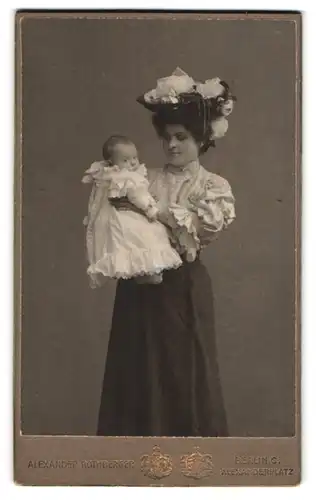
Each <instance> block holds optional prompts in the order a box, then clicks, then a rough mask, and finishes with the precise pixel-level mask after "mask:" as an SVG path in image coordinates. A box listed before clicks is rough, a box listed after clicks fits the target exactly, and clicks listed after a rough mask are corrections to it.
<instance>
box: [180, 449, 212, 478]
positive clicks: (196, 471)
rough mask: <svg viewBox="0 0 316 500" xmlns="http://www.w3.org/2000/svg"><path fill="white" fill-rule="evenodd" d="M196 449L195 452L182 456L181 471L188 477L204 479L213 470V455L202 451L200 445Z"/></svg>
mask: <svg viewBox="0 0 316 500" xmlns="http://www.w3.org/2000/svg"><path fill="white" fill-rule="evenodd" d="M194 450H195V451H194V452H193V453H190V454H188V455H183V456H182V457H181V462H180V463H181V472H182V474H184V475H185V476H187V477H192V478H194V479H202V478H203V477H207V476H209V475H210V474H211V473H212V471H213V462H212V456H211V455H208V454H206V453H201V452H200V448H199V447H198V446H196V447H195V448H194Z"/></svg>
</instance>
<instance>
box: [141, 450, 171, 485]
mask: <svg viewBox="0 0 316 500" xmlns="http://www.w3.org/2000/svg"><path fill="white" fill-rule="evenodd" d="M141 471H142V472H143V473H144V474H145V476H147V477H149V478H151V479H162V478H163V477H166V476H169V475H170V474H171V471H172V460H171V457H170V455H164V454H162V453H161V450H160V448H159V446H154V448H153V452H152V454H151V455H143V456H142V457H141Z"/></svg>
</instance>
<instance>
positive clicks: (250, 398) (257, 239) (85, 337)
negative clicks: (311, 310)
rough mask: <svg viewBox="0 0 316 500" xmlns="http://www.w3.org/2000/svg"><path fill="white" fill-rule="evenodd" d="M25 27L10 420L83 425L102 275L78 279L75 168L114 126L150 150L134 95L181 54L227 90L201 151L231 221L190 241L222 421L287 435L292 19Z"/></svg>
mask: <svg viewBox="0 0 316 500" xmlns="http://www.w3.org/2000/svg"><path fill="white" fill-rule="evenodd" d="M22 33H23V37H22V55H23V67H22V71H23V219H22V223H23V227H22V238H23V256H22V262H23V275H22V278H23V311H22V312H23V317H22V431H23V432H24V433H27V434H79V435H81V434H87V435H90V434H91V435H93V434H95V432H96V424H97V415H98V408H99V402H100V393H101V386H102V378H103V372H104V365H105V359H106V351H107V343H108V339H109V332H110V326H111V315H112V309H113V302H114V297H115V283H111V284H110V285H108V286H106V287H105V288H104V289H100V290H91V289H90V288H89V285H88V279H87V275H86V267H87V263H86V260H85V235H84V228H83V224H82V221H83V218H84V216H85V215H86V214H87V202H88V196H89V190H90V188H89V187H87V186H85V185H83V184H81V178H82V176H83V173H84V170H85V169H87V168H88V167H89V166H90V164H91V163H92V162H93V161H95V160H99V159H101V151H102V143H103V141H104V140H105V139H106V138H107V136H109V135H110V134H113V133H121V134H125V135H128V136H130V137H131V138H132V139H133V140H134V141H135V142H136V144H137V145H138V147H139V150H140V152H141V157H142V160H143V161H145V163H146V164H147V166H148V167H149V168H157V167H159V166H161V165H162V164H163V161H164V160H163V153H162V148H161V144H160V142H159V140H158V138H157V137H156V135H155V132H154V130H153V128H152V126H151V122H150V113H149V112H148V111H146V110H145V109H144V108H143V107H142V106H140V105H139V104H137V102H136V98H137V96H138V95H140V94H141V93H143V92H144V91H147V90H149V89H151V88H153V87H154V86H155V84H156V80H157V78H160V77H163V76H168V75H170V74H171V72H172V71H173V70H174V69H175V68H176V67H177V66H180V67H181V68H182V69H183V70H185V71H186V72H187V73H188V74H189V75H191V76H193V77H194V78H196V79H199V80H205V79H207V78H212V77H216V76H219V77H221V78H222V79H224V80H226V81H227V82H228V83H229V84H230V86H231V87H232V90H233V93H234V94H235V95H236V96H237V99H238V101H237V103H236V106H235V110H234V112H233V114H232V115H231V116H230V119H229V132H228V134H227V136H226V137H225V138H223V139H221V140H219V141H218V143H217V147H216V148H215V149H214V148H212V149H211V150H210V151H209V152H208V153H207V154H206V155H205V156H204V157H202V161H201V163H202V164H203V165H204V166H205V168H207V169H208V170H210V171H212V172H215V173H218V174H219V175H222V176H223V177H225V178H226V179H227V180H228V181H229V182H230V184H231V186H232V189H233V192H234V194H235V197H236V212H237V219H236V221H235V222H234V223H233V224H232V225H231V226H230V228H229V230H228V231H227V232H224V233H223V234H221V236H220V237H219V239H218V240H217V241H215V242H214V243H212V244H211V245H210V246H209V247H208V248H207V249H206V250H205V251H204V253H203V260H204V262H205V264H206V265H207V267H208V270H209V273H210V275H211V277H212V279H213V286H214V293H215V312H216V325H217V338H218V348H219V362H220V369H221V376H222V383H223V390H224V396H225V404H226V408H227V413H228V420H229V426H230V432H231V435H232V436H289V435H292V434H293V433H294V411H295V408H294V348H295V324H294V319H295V272H294V262H295V249H294V246H295V241H294V239H295V238H294V237H295V224H294V221H295V200H294V186H295V177H294V169H295V144H294V141H295V24H294V23H293V22H285V21H279V22H275V21H268V20H265V21H255V20H247V21H238V20H231V21H228V20H220V21H216V20H213V21H207V20H202V21H193V20H190V19H185V20H181V21H176V20H172V19H170V20H157V19H155V20H152V19H148V20H137V19H134V20H132V19H125V20H122V19H120V20H115V19H113V20H106V19H56V18H55V19H48V18H46V19H27V20H24V21H23V23H22ZM128 334H129V332H128V331H127V332H126V335H128ZM123 349H124V345H122V350H123Z"/></svg>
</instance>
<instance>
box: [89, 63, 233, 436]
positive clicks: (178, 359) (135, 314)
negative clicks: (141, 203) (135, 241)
mask: <svg viewBox="0 0 316 500" xmlns="http://www.w3.org/2000/svg"><path fill="white" fill-rule="evenodd" d="M139 102H140V103H141V104H143V105H144V106H145V107H146V108H147V109H149V110H150V111H151V112H153V124H154V126H155V128H156V130H157V133H158V135H159V137H161V138H162V142H163V147H164V151H165V153H166V159H167V162H166V166H165V167H164V168H163V169H162V170H161V171H158V172H153V173H152V174H153V175H152V179H151V193H152V195H153V196H154V197H155V199H156V200H157V203H158V207H159V217H160V220H161V222H163V223H164V224H165V225H166V227H168V228H169V232H170V240H171V242H172V243H173V244H174V246H175V248H176V249H177V250H178V252H179V253H180V254H181V257H182V260H183V265H182V266H181V267H180V268H179V269H176V270H170V271H167V272H165V273H164V276H163V282H162V283H161V284H160V285H149V284H140V283H139V282H136V281H135V280H127V281H123V280H121V281H119V283H118V286H117V292H116V299H115V306H114V313H113V320H112V329H111V334H110V341H109V347H108V355H107V362H106V369H105V375H104V382H103V390H102V397H101V406H100V412H99V422H98V432H97V434H98V435H104V436H110V435H115V436H119V435H125V436H227V435H228V428H227V420H226V414H225V409H224V402H223V397H222V390H221V384H220V378H219V368H218V363H217V354H216V339H215V329H214V311H213V295H212V285H211V280H210V277H209V276H208V273H207V271H206V268H205V267H204V265H203V264H202V263H201V261H200V258H199V255H200V251H201V250H202V249H203V248H204V247H205V246H206V245H207V244H208V243H210V242H211V241H212V240H213V239H214V237H216V235H217V234H218V232H219V231H221V230H222V229H224V228H226V227H227V226H228V225H229V224H230V223H231V222H232V220H233V219H234V217H235V212H234V198H233V195H232V192H231V189H230V186H229V184H228V182H227V181H225V180H224V179H223V178H221V177H219V176H217V175H215V174H211V173H209V172H207V171H206V170H205V169H204V168H203V167H202V166H201V165H200V163H199V157H200V155H201V154H203V153H204V152H205V151H206V150H207V149H208V148H209V147H210V146H211V145H214V140H215V139H217V138H219V137H221V136H223V135H224V134H225V132H226V130H227V120H226V118H225V117H226V116H227V115H228V114H229V113H230V111H231V110H232V107H233V98H232V96H231V94H230V92H229V89H228V86H227V85H226V84H225V83H224V82H221V81H220V80H219V79H213V80H208V81H206V82H205V83H204V84H203V83H198V82H194V81H193V80H192V79H191V78H190V77H189V76H188V75H186V74H185V73H184V72H182V71H181V70H179V69H177V70H176V71H175V72H174V73H173V74H172V75H171V76H170V77H167V78H164V79H161V80H158V84H157V88H156V89H154V90H152V91H150V92H147V93H146V94H145V95H144V96H143V97H142V98H140V99H139ZM116 207H118V205H116ZM120 207H121V208H122V209H129V208H130V207H128V206H126V204H124V203H121V204H120Z"/></svg>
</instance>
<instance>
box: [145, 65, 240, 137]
mask: <svg viewBox="0 0 316 500" xmlns="http://www.w3.org/2000/svg"><path fill="white" fill-rule="evenodd" d="M235 100H236V98H235V97H234V96H233V95H232V94H231V92H230V89H229V86H228V85H227V83H226V82H224V81H223V80H221V79H220V78H213V79H211V80H206V81H205V82H198V81H195V80H193V78H191V77H190V76H189V75H188V74H187V73H185V72H184V71H182V69H181V68H176V70H175V71H174V72H173V73H172V75H170V76H167V77H165V78H160V79H159V80H157V85H156V88H154V89H152V90H150V91H148V92H146V93H145V94H144V95H142V96H141V97H139V98H138V99H137V101H138V102H139V103H140V104H142V105H143V106H145V108H147V109H149V110H150V111H152V112H154V113H159V114H161V113H169V114H170V113H172V112H173V111H177V110H179V109H181V108H185V107H189V106H190V107H191V108H192V107H195V109H196V110H197V113H198V117H199V118H200V120H201V121H203V127H204V128H203V130H204V135H205V136H207V137H205V138H207V140H208V141H210V142H214V140H215V139H219V138H221V137H223V136H224V135H225V133H226V132H227V129H228V121H227V116H228V115H230V113H231V112H232V110H233V106H234V101H235Z"/></svg>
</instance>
